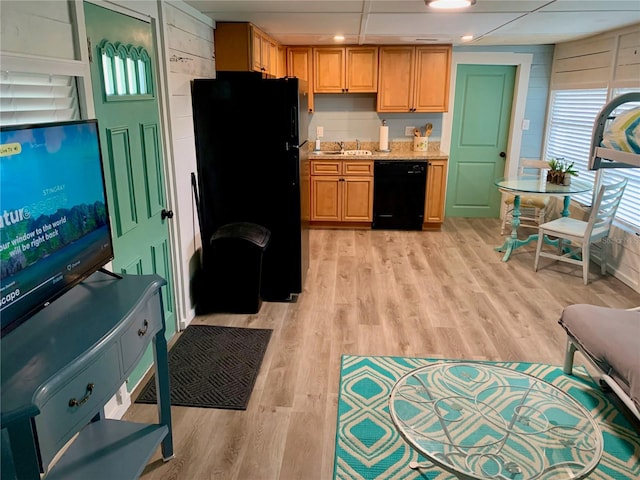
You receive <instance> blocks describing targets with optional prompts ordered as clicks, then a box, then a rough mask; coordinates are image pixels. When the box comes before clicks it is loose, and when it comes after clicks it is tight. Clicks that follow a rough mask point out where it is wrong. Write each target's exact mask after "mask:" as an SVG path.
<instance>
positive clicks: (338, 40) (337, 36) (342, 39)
mask: <svg viewBox="0 0 640 480" xmlns="http://www.w3.org/2000/svg"><path fill="white" fill-rule="evenodd" d="M333 39H334V40H335V41H336V42H343V41H344V35H336V36H334V37H333Z"/></svg>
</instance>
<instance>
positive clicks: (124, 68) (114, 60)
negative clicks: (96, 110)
mask: <svg viewBox="0 0 640 480" xmlns="http://www.w3.org/2000/svg"><path fill="white" fill-rule="evenodd" d="M98 52H99V54H100V57H101V62H102V81H103V88H104V93H105V98H106V100H107V101H116V100H122V99H126V100H134V99H140V100H143V99H148V98H153V96H152V92H150V91H149V86H150V85H151V79H150V78H149V74H150V72H151V68H150V66H151V58H150V57H149V54H148V53H147V51H146V50H145V49H144V47H137V48H136V47H134V46H132V45H126V46H125V45H122V44H121V43H118V42H116V43H115V44H114V43H111V42H109V41H108V40H103V41H102V42H101V43H100V45H99V46H98Z"/></svg>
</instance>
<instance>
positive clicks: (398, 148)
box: [308, 137, 440, 153]
mask: <svg viewBox="0 0 640 480" xmlns="http://www.w3.org/2000/svg"><path fill="white" fill-rule="evenodd" d="M431 138H432V137H429V143H428V147H427V151H428V152H432V153H437V152H440V140H439V139H436V140H431ZM308 145H309V150H313V149H314V148H315V142H309V143H308ZM356 146H357V144H356V142H355V140H352V141H349V140H347V141H345V142H344V148H345V150H355V149H356ZM360 149H361V150H371V151H372V152H374V151H376V150H378V142H377V141H376V142H362V141H361V142H360ZM389 149H390V150H391V151H392V152H396V153H397V152H412V151H413V139H409V141H405V140H402V141H398V142H395V141H391V142H389ZM320 150H323V151H331V150H340V147H339V146H338V144H337V143H336V142H322V141H321V142H320Z"/></svg>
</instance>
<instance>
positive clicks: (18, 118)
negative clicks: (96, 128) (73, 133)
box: [0, 71, 80, 125]
mask: <svg viewBox="0 0 640 480" xmlns="http://www.w3.org/2000/svg"><path fill="white" fill-rule="evenodd" d="M77 98H78V97H77V93H76V80H75V77H72V76H68V75H47V74H41V73H20V72H8V71H3V72H1V73H0V124H2V125H17V124H21V123H41V122H56V121H65V120H77V119H79V118H80V110H79V108H78V100H77Z"/></svg>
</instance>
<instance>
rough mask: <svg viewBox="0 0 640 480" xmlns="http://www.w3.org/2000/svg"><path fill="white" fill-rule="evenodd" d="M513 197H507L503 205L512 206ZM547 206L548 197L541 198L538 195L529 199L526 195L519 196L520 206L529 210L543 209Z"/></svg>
mask: <svg viewBox="0 0 640 480" xmlns="http://www.w3.org/2000/svg"><path fill="white" fill-rule="evenodd" d="M513 198H514V197H513V196H512V195H510V196H508V197H507V198H506V199H505V200H504V203H506V204H507V205H511V204H513ZM548 204H549V197H541V196H539V195H532V196H530V197H528V196H526V195H522V196H520V206H521V207H530V208H533V207H535V208H545V207H546V206H547V205H548Z"/></svg>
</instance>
